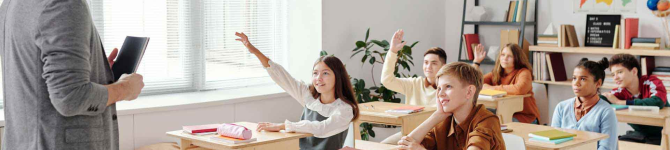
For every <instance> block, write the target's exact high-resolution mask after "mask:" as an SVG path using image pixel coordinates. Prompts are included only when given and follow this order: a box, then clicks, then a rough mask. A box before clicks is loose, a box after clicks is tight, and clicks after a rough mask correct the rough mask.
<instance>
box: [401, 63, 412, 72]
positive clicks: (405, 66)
mask: <svg viewBox="0 0 670 150" xmlns="http://www.w3.org/2000/svg"><path fill="white" fill-rule="evenodd" d="M398 63H400V65H402V67H403V68H405V69H407V70H408V71H411V70H410V68H409V65H407V62H405V61H399V62H398Z"/></svg>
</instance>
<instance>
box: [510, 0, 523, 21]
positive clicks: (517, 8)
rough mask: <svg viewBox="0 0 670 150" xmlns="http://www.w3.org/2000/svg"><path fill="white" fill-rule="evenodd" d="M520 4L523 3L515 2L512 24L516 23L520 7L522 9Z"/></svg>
mask: <svg viewBox="0 0 670 150" xmlns="http://www.w3.org/2000/svg"><path fill="white" fill-rule="evenodd" d="M520 3H521V2H519V1H515V2H514V14H513V15H512V22H516V14H517V13H519V12H518V10H519V7H521V6H519V4H520Z"/></svg>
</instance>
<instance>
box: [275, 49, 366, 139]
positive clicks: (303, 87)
mask: <svg viewBox="0 0 670 150" xmlns="http://www.w3.org/2000/svg"><path fill="white" fill-rule="evenodd" d="M268 63H269V64H270V67H268V68H265V69H266V70H267V71H268V74H270V77H271V78H272V80H274V81H275V82H276V83H277V84H278V85H279V86H280V87H281V88H282V89H284V91H286V93H288V94H289V95H291V97H293V98H294V99H295V100H296V101H298V103H300V105H302V106H303V107H307V109H310V110H312V111H315V112H317V113H319V114H320V115H322V116H324V117H328V119H326V120H323V121H309V120H301V121H298V122H290V121H288V120H286V121H284V124H285V126H286V131H287V132H302V133H311V134H313V135H314V137H318V138H326V137H330V136H332V135H335V134H338V133H340V132H342V131H344V130H347V129H348V128H349V123H351V119H352V118H354V113H353V112H354V111H353V108H352V107H351V106H350V105H349V104H347V103H346V102H344V101H342V100H341V99H339V98H338V99H336V100H335V101H334V102H332V103H330V104H323V103H321V101H320V100H319V99H315V98H313V97H312V94H311V93H310V91H309V84H305V82H302V81H298V80H296V79H295V78H293V77H292V76H291V75H290V74H289V73H288V72H287V71H286V70H285V69H284V68H283V67H282V66H281V65H279V64H276V63H274V62H272V61H269V62H268Z"/></svg>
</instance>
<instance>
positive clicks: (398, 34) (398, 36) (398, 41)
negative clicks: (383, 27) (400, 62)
mask: <svg viewBox="0 0 670 150" xmlns="http://www.w3.org/2000/svg"><path fill="white" fill-rule="evenodd" d="M404 35H405V31H403V30H402V29H400V30H398V31H395V33H394V34H393V38H392V39H391V48H390V49H391V51H392V52H394V53H398V51H400V50H402V48H403V47H404V46H405V44H407V42H403V41H402V38H403V36H404Z"/></svg>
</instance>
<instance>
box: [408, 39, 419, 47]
mask: <svg viewBox="0 0 670 150" xmlns="http://www.w3.org/2000/svg"><path fill="white" fill-rule="evenodd" d="M416 44H419V41H416V42H414V43H412V46H409V47H412V48H414V45H416Z"/></svg>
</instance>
